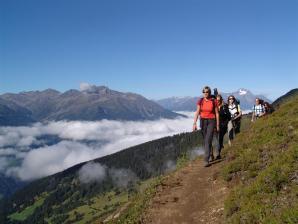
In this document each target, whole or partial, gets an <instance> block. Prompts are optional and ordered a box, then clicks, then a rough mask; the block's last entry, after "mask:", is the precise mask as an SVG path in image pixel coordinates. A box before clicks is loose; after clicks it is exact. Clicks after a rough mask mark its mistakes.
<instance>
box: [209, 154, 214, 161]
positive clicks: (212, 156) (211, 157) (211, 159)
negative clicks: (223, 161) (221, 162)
mask: <svg viewBox="0 0 298 224" xmlns="http://www.w3.org/2000/svg"><path fill="white" fill-rule="evenodd" d="M213 160H214V155H213V154H211V155H210V160H209V162H212V161H213Z"/></svg>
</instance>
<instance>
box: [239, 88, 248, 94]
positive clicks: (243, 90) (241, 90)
mask: <svg viewBox="0 0 298 224" xmlns="http://www.w3.org/2000/svg"><path fill="white" fill-rule="evenodd" d="M238 92H239V95H246V94H247V92H248V90H246V89H239V90H238Z"/></svg>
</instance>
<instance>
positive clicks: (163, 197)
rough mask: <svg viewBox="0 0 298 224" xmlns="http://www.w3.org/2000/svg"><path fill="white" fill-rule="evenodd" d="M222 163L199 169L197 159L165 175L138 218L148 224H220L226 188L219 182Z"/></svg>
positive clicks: (201, 166) (201, 162) (201, 165)
mask: <svg viewBox="0 0 298 224" xmlns="http://www.w3.org/2000/svg"><path fill="white" fill-rule="evenodd" d="M223 163H224V162H223V161H217V162H214V163H213V164H212V165H211V166H210V167H203V159H202V158H198V159H196V160H195V161H192V162H191V163H190V164H188V165H186V166H185V167H183V168H181V169H179V170H177V171H176V172H174V173H171V174H169V175H168V176H167V177H166V178H165V179H164V180H163V181H162V183H161V185H159V186H158V187H157V192H156V194H155V196H154V197H153V198H152V199H151V201H150V203H149V207H148V208H147V210H146V211H145V213H144V215H143V217H142V223H152V224H184V223H185V224H186V223H191V224H194V223H204V224H208V223H210V224H213V223H214V224H215V223H216V224H217V223H222V222H223V210H224V200H225V197H226V195H227V193H228V188H227V186H226V184H225V183H224V182H223V180H220V178H219V172H220V169H221V167H222V165H223Z"/></svg>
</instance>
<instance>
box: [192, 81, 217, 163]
mask: <svg viewBox="0 0 298 224" xmlns="http://www.w3.org/2000/svg"><path fill="white" fill-rule="evenodd" d="M203 95H204V97H203V98H201V99H199V100H198V102H197V111H196V112H195V117H194V123H193V131H195V130H197V120H198V117H199V116H200V127H201V131H202V135H203V141H204V150H205V156H204V160H205V164H204V166H205V167H208V166H210V163H209V157H210V155H211V147H212V138H213V133H214V129H215V128H216V130H217V132H218V131H219V114H218V107H217V101H216V99H214V98H211V89H210V87H208V86H205V87H204V89H203Z"/></svg>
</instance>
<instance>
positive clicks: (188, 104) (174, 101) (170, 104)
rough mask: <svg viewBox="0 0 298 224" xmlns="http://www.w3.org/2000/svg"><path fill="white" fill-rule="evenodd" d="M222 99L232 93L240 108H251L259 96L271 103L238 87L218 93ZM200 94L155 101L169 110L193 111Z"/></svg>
mask: <svg viewBox="0 0 298 224" xmlns="http://www.w3.org/2000/svg"><path fill="white" fill-rule="evenodd" d="M220 94H221V95H222V97H223V99H224V100H225V101H226V100H227V98H228V96H230V95H233V96H235V97H236V99H237V100H239V101H240V106H241V109H242V110H251V108H252V106H253V105H254V103H255V99H256V98H257V97H258V98H261V99H263V100H264V101H267V102H269V103H271V100H269V99H267V98H266V97H265V96H263V95H255V94H253V93H252V92H251V91H249V90H247V89H244V88H240V89H239V90H237V91H235V92H232V93H220ZM200 97H201V96H195V97H191V96H186V97H170V98H165V99H160V100H156V102H157V103H158V104H159V105H161V106H163V107H164V108H166V109H168V110H171V111H195V110H196V103H197V101H198V99H199V98H200Z"/></svg>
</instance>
